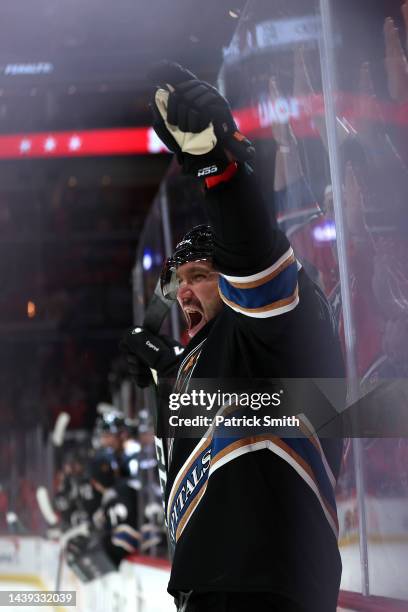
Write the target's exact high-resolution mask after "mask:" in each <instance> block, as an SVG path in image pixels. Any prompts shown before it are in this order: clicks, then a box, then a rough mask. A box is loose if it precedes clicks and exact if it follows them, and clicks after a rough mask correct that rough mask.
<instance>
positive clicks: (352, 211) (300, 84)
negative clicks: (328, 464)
mask: <svg viewBox="0 0 408 612" xmlns="http://www.w3.org/2000/svg"><path fill="white" fill-rule="evenodd" d="M372 4H373V3H372V2H371V3H370V2H368V1H363V0H359V1H358V2H355V1H354V2H351V0H346V1H343V2H333V1H332V0H331V1H330V0H327V1H325V0H321V1H320V3H317V4H316V3H312V2H305V1H304V0H302V1H300V0H290V1H287V0H285V1H284V2H283V0H282V1H277V2H274V3H270V2H269V1H267V0H264V1H260V0H255V1H252V2H249V3H248V5H247V8H246V11H245V12H244V13H243V14H242V15H241V19H240V21H239V23H238V26H237V30H236V32H235V35H234V37H233V39H232V41H231V44H230V46H229V48H228V49H225V50H224V62H223V65H222V68H221V71H220V75H219V83H218V84H219V86H220V87H221V89H222V91H223V93H224V94H225V95H226V96H227V98H228V99H229V100H230V102H231V104H232V106H233V109H234V113H235V115H236V118H237V121H238V124H239V126H240V128H241V130H242V131H243V132H244V133H245V134H247V135H249V136H250V137H251V139H252V140H253V141H254V142H255V144H256V148H257V159H256V166H257V170H258V173H259V176H260V180H261V183H262V190H263V194H264V197H265V198H266V199H267V201H268V202H269V203H270V210H271V215H272V216H275V217H276V219H277V221H278V223H279V225H280V226H281V227H282V229H284V231H285V232H286V233H287V235H288V236H289V238H290V240H291V243H292V246H293V248H294V250H295V252H296V256H297V257H298V259H299V260H300V261H301V263H302V265H303V266H304V268H305V269H306V270H307V272H308V274H309V275H310V276H311V277H312V278H313V279H314V280H315V281H316V282H317V283H318V284H319V285H320V286H321V288H322V289H323V291H324V292H325V294H326V296H327V298H328V299H329V301H330V302H331V305H332V308H333V312H334V317H335V324H336V326H337V328H338V331H339V334H340V337H341V342H342V347H343V351H344V355H345V359H346V362H347V371H348V377H349V381H351V383H350V391H349V399H350V400H352V399H353V398H355V397H356V396H361V395H362V394H364V393H367V392H368V391H369V390H372V389H373V387H375V386H376V385H379V384H383V383H384V382H385V383H387V381H393V380H395V379H400V380H402V381H403V379H404V378H405V375H406V371H407V366H408V352H407V351H408V349H407V346H408V316H407V315H408V282H407V279H408V269H407V268H408V257H407V255H408V248H407V247H408V245H407V239H406V235H407V232H406V229H407V225H408V224H407V214H406V194H407V193H408V170H407V164H408V146H407V143H408V139H407V127H408V121H407V115H408V113H407V102H408V82H406V81H405V82H404V81H403V77H402V76H401V74H400V73H398V62H399V61H400V59H401V58H399V57H398V46H397V45H395V39H393V38H392V36H393V32H392V31H391V30H390V22H387V24H385V18H386V17H387V16H388V15H391V16H392V17H393V19H394V23H395V25H396V26H398V27H399V28H400V33H399V34H400V40H401V44H402V47H401V50H402V52H403V53H405V51H406V49H405V46H404V43H403V41H404V36H405V32H404V27H403V19H402V13H401V10H400V3H399V2H397V1H395V2H389V1H387V2H385V0H383V1H381V2H376V3H375V6H372ZM384 25H385V30H384ZM330 30H331V32H330ZM396 49H397V51H396ZM333 120H334V121H333ZM333 126H335V129H333ZM183 181H184V183H183ZM166 185H167V188H168V194H170V196H169V202H168V206H169V219H170V226H171V234H172V240H173V246H174V244H175V243H176V241H177V240H179V239H180V237H181V236H182V234H183V232H184V231H186V230H187V229H189V228H190V227H192V226H193V225H194V224H195V223H196V222H202V217H201V216H200V213H199V212H198V211H199V208H198V206H196V204H199V202H198V199H197V198H196V197H195V194H194V193H192V192H191V191H190V189H191V187H190V183H189V181H188V179H183V178H182V177H177V176H172V177H171V179H167V181H166ZM155 206H156V204H155ZM152 214H153V212H152ZM158 227H159V226H156V228H158ZM146 282H147V281H146ZM394 398H395V396H393V399H390V402H391V401H394ZM389 408H390V403H389V402H388V401H387V396H385V399H384V412H385V411H387V413H388V410H389ZM358 433H359V432H358V428H357V430H356V435H357V436H358ZM402 433H406V419H405V420H404V422H401V435H402ZM407 447H408V444H407V440H406V438H397V437H393V438H388V439H387V438H385V437H384V436H382V435H381V431H379V433H378V437H376V438H370V439H361V438H360V439H359V441H358V443H357V445H356V444H355V443H354V444H353V442H352V441H347V442H346V444H345V452H344V459H343V465H342V471H341V475H340V478H339V483H338V490H337V498H338V511H339V522H340V549H341V554H342V559H343V580H342V588H343V589H345V590H350V591H357V592H363V593H365V594H369V593H370V594H375V595H383V596H388V597H397V598H403V599H408V590H407V584H406V580H405V576H404V573H403V572H404V569H403V568H405V567H406V566H407V561H408V543H407V542H408V510H407V508H408V504H407V501H408V476H407V474H408V468H407V465H408V450H407ZM356 453H357V454H359V457H356V456H355V455H356ZM359 462H360V463H359ZM356 465H361V466H362V468H361V469H359V470H358V471H357V472H356ZM362 508H363V511H364V514H365V516H363V519H364V520H363V521H362V520H361V518H362V514H361V509H362ZM360 542H363V546H362V548H361V550H360V547H359V543H360ZM364 544H365V545H366V550H364ZM361 555H362V559H363V560H361ZM365 561H366V562H367V563H366V567H367V566H368V569H366V570H364V562H365ZM362 568H363V571H362Z"/></svg>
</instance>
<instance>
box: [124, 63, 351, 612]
mask: <svg viewBox="0 0 408 612" xmlns="http://www.w3.org/2000/svg"><path fill="white" fill-rule="evenodd" d="M154 79H155V80H154V82H155V83H156V84H157V86H158V89H157V90H156V92H155V96H154V102H153V114H154V128H155V130H156V132H157V134H158V135H159V137H160V138H161V139H162V140H163V142H164V143H165V144H166V145H167V146H168V147H169V148H170V149H171V150H173V151H174V152H175V153H176V155H177V158H178V161H179V162H180V164H181V165H182V168H183V171H184V172H185V173H189V174H192V175H194V176H196V177H197V180H200V179H201V180H202V179H203V178H204V185H203V187H204V188H205V190H206V208H207V214H208V217H209V219H210V224H211V227H202V226H201V227H199V228H195V229H194V230H193V231H192V232H190V233H189V234H187V235H186V236H185V237H184V239H183V240H182V241H181V242H180V243H179V244H178V245H177V247H176V250H175V252H174V255H173V257H172V258H170V260H168V261H167V262H166V265H165V268H164V271H163V284H162V286H163V290H164V292H165V291H166V290H167V288H168V287H169V286H172V285H173V284H174V282H175V281H176V282H177V283H178V293H177V299H178V303H179V305H180V307H181V309H182V311H183V313H184V315H185V318H186V322H187V325H188V332H189V336H190V338H191V340H190V342H189V344H188V346H187V347H186V350H185V352H184V355H183V356H182V357H181V359H180V363H179V367H178V371H177V379H176V390H177V391H178V392H182V391H186V390H189V389H191V388H192V386H193V385H194V386H195V387H199V384H200V383H199V380H200V379H203V378H205V379H217V380H219V381H220V384H222V381H223V380H227V379H241V380H243V379H245V380H252V379H254V378H287V379H290V378H303V379H309V378H311V377H338V376H342V375H343V370H342V362H341V355H340V349H339V345H338V342H337V339H336V337H335V335H334V331H333V327H332V324H331V320H330V314H329V311H328V309H327V305H326V303H325V301H324V299H323V298H322V296H321V295H320V294H319V292H318V291H317V289H316V288H315V286H314V285H313V284H312V283H311V281H310V280H309V279H308V277H307V276H306V274H305V273H304V271H303V270H302V269H301V267H300V266H298V264H297V262H296V260H295V258H294V255H293V252H292V249H291V247H290V244H289V243H288V241H287V239H286V237H285V236H284V234H283V233H282V232H280V231H279V230H278V229H277V228H276V227H275V226H274V224H273V223H272V221H271V219H270V216H269V213H268V209H267V208H266V206H265V205H264V202H263V200H262V197H261V194H260V193H259V189H258V186H257V182H256V177H255V176H254V174H253V173H252V172H251V169H250V168H249V166H248V164H247V163H246V161H248V160H250V159H251V157H252V155H253V149H252V147H251V144H250V143H249V142H248V140H246V139H245V138H244V137H243V136H242V135H241V134H240V133H239V132H238V130H237V127H236V125H235V122H234V120H233V117H232V115H231V112H230V109H229V105H228V103H227V101H226V100H225V99H224V98H223V97H222V96H221V95H220V94H219V93H218V91H217V90H216V89H214V88H213V87H211V86H210V85H208V84H207V83H205V82H202V81H199V80H198V79H196V77H195V76H194V75H193V74H191V73H190V72H189V71H186V70H184V69H182V68H181V67H180V66H178V65H175V64H166V63H165V64H163V65H161V66H160V67H158V68H157V69H156V70H155V71H154ZM205 177H206V178H205ZM124 343H125V345H126V347H127V350H128V351H129V354H130V355H131V357H132V360H133V366H134V364H135V359H137V360H139V362H140V363H141V364H142V365H144V366H146V365H148V366H149V367H152V368H155V369H156V370H158V371H159V374H160V368H158V367H157V364H160V357H161V353H162V354H163V355H164V354H165V351H166V345H165V344H164V343H161V341H160V339H159V338H156V337H155V336H153V335H152V334H150V333H149V332H148V331H147V330H144V329H143V328H140V327H139V328H135V329H134V330H133V332H130V333H129V334H128V335H127V336H126V337H125V339H124ZM166 454H167V464H168V465H167V467H168V479H167V486H166V491H165V505H166V517H167V524H168V528H169V535H170V539H171V540H172V542H173V545H174V547H175V548H174V558H173V564H172V571H171V577H170V583H169V587H168V590H169V592H170V593H171V594H173V595H174V596H175V599H176V602H177V605H178V609H179V610H180V611H181V610H183V611H185V612H202V611H204V610H205V611H206V612H208V611H214V612H216V611H217V612H226V611H227V610H228V611H234V612H240V611H243V610H245V611H247V610H256V611H257V612H266V611H268V612H274V611H275V612H335V610H336V604H337V595H338V589H339V582H340V573H341V562H340V556H339V552H338V545H337V518H336V508H335V500H334V486H335V481H336V477H337V474H338V470H339V464H340V458H341V443H340V442H338V441H333V440H319V439H318V438H317V436H315V435H314V434H313V433H312V432H310V435H309V437H307V436H306V437H303V438H299V439H298V438H293V437H288V438H279V437H276V436H272V435H270V434H268V433H267V432H264V433H261V434H257V435H250V434H249V435H248V432H247V431H246V432H245V435H244V436H242V437H238V438H236V437H235V438H232V439H230V438H226V437H221V438H220V437H216V436H215V435H211V433H210V434H207V435H206V436H204V437H203V438H202V439H200V440H196V439H191V438H187V437H181V436H180V435H178V434H177V432H174V435H173V437H172V440H170V444H169V448H168V449H167V453H166Z"/></svg>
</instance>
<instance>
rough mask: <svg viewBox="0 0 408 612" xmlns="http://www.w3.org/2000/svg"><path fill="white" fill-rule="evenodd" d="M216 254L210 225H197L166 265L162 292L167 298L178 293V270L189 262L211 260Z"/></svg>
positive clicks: (162, 275)
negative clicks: (214, 253)
mask: <svg viewBox="0 0 408 612" xmlns="http://www.w3.org/2000/svg"><path fill="white" fill-rule="evenodd" d="M213 252H214V232H213V231H212V229H211V227H210V226H209V225H196V227H193V229H192V230H190V231H189V232H187V234H185V235H184V236H183V238H182V240H181V241H180V242H179V243H178V244H177V245H176V248H175V249H174V253H173V255H172V256H171V257H168V258H167V259H166V261H165V263H164V266H163V269H162V273H161V290H162V293H163V295H164V296H165V297H167V296H170V295H171V294H172V295H173V296H174V295H175V293H176V291H177V285H178V282H177V278H176V274H175V272H176V270H177V268H178V267H179V266H182V265H183V264H185V263H187V262H189V261H207V260H211V259H212V257H213Z"/></svg>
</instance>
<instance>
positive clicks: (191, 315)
mask: <svg viewBox="0 0 408 612" xmlns="http://www.w3.org/2000/svg"><path fill="white" fill-rule="evenodd" d="M184 316H185V317H186V321H187V326H188V335H189V336H190V337H193V336H194V334H196V333H197V332H198V330H199V329H200V328H201V327H202V326H203V323H204V316H203V313H202V312H200V311H199V310H195V309H193V308H188V309H184Z"/></svg>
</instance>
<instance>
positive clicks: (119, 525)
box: [90, 453, 141, 565]
mask: <svg viewBox="0 0 408 612" xmlns="http://www.w3.org/2000/svg"><path fill="white" fill-rule="evenodd" d="M90 473H91V483H92V486H93V487H94V488H95V489H96V490H97V491H98V492H99V493H100V494H101V495H102V500H101V506H100V508H99V510H97V511H96V512H95V513H94V515H93V523H94V526H95V527H96V528H97V529H99V530H100V531H101V534H102V538H103V545H104V549H105V551H106V553H107V554H108V556H109V557H110V559H111V560H112V561H113V562H114V563H115V565H119V563H120V561H121V560H122V559H123V558H124V557H125V556H126V555H128V554H131V553H135V552H137V551H138V550H139V546H140V540H141V535H140V533H139V531H138V505H139V504H138V491H139V489H140V484H139V482H138V481H134V480H132V479H130V478H128V479H120V480H119V481H117V476H116V471H115V466H114V465H113V464H112V462H111V458H110V455H107V454H106V453H102V454H101V453H99V454H97V455H96V456H95V457H94V459H93V460H92V462H91V467H90Z"/></svg>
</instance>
